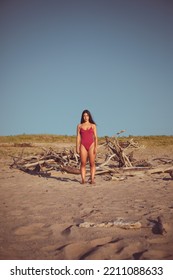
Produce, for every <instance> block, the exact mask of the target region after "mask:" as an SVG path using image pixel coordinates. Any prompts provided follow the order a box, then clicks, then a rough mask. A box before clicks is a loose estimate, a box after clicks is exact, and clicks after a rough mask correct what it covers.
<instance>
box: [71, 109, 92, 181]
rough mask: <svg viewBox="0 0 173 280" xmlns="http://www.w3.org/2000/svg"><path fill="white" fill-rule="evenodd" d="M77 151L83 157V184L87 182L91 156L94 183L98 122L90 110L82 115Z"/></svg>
mask: <svg viewBox="0 0 173 280" xmlns="http://www.w3.org/2000/svg"><path fill="white" fill-rule="evenodd" d="M76 152H77V153H78V154H79V155H80V159H81V167H80V170H81V178H82V184H84V183H85V177H86V163H87V159H88V158H89V163H90V173H91V181H90V183H91V184H94V183H95V181H94V178H95V170H96V167H95V158H96V154H97V129H96V124H95V122H94V120H93V118H92V115H91V113H90V112H89V111H88V110H84V111H83V112H82V116H81V122H80V124H79V125H78V126H77V137H76Z"/></svg>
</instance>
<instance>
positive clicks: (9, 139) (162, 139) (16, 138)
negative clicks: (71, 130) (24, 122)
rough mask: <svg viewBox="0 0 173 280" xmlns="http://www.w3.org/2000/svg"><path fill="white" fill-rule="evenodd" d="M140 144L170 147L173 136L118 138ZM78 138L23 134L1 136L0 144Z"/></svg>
mask: <svg viewBox="0 0 173 280" xmlns="http://www.w3.org/2000/svg"><path fill="white" fill-rule="evenodd" d="M132 138H133V140H134V141H136V142H138V143H139V144H142V145H147V146H165V145H166V146H168V145H173V136H166V135H162V136H132V135H130V136H129V137H118V139H119V141H124V142H126V141H128V140H130V139H132ZM98 140H99V143H103V142H104V141H105V137H99V139H98ZM75 141H76V136H75V135H73V136H68V135H53V134H29V135H27V134H21V135H12V136H0V144H9V145H10V144H13V145H14V144H21V143H27V144H33V143H73V144H74V143H75Z"/></svg>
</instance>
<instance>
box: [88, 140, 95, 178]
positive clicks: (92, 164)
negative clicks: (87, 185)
mask: <svg viewBox="0 0 173 280" xmlns="http://www.w3.org/2000/svg"><path fill="white" fill-rule="evenodd" d="M88 155H89V162H90V173H91V184H94V183H95V182H94V178H95V172H96V166H95V158H96V154H95V153H94V144H92V145H91V147H90V149H89V151H88Z"/></svg>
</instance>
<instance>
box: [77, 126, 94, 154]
mask: <svg viewBox="0 0 173 280" xmlns="http://www.w3.org/2000/svg"><path fill="white" fill-rule="evenodd" d="M80 135H81V144H82V145H83V146H84V147H85V149H86V150H87V151H89V148H90V147H91V145H92V143H93V142H94V131H93V128H92V127H90V128H89V129H83V128H81V129H80Z"/></svg>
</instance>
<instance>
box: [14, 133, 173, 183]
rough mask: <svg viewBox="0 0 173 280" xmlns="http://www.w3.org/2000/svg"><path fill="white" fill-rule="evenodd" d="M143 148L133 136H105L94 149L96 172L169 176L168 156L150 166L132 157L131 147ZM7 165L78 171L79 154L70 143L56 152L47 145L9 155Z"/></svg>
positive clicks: (41, 172) (32, 170) (118, 176)
mask: <svg viewBox="0 0 173 280" xmlns="http://www.w3.org/2000/svg"><path fill="white" fill-rule="evenodd" d="M122 132H124V131H120V132H119V133H117V135H119V134H120V133H122ZM100 148H104V149H105V151H106V152H104V153H103V152H102V153H99V149H100ZM143 148H145V147H144V146H140V145H139V144H138V143H137V142H135V141H133V139H130V140H129V141H126V142H121V141H120V140H119V138H118V137H117V136H114V137H111V138H108V137H106V138H105V142H104V143H103V144H102V145H100V146H99V149H98V156H97V164H96V175H102V174H109V178H108V177H107V178H105V179H107V180H108V179H109V180H110V179H111V180H124V179H125V178H127V176H136V175H138V176H143V175H145V174H148V175H150V174H155V173H169V174H170V176H171V178H172V179H173V165H172V164H173V160H172V159H155V160H158V161H159V160H160V161H161V162H162V164H164V166H160V167H157V168H153V167H152V166H151V164H150V163H148V162H147V161H146V160H142V161H137V160H135V159H134V157H133V153H134V151H135V150H137V149H143ZM166 164H169V165H170V164H171V166H169V167H165V165H166ZM10 167H11V168H17V169H19V170H21V171H24V172H27V173H29V174H31V175H38V176H43V177H50V176H51V173H52V171H53V170H54V171H61V172H66V173H70V174H80V156H79V155H78V154H77V153H76V152H75V149H74V147H73V148H71V149H63V150H62V151H60V152H57V151H55V150H54V149H53V148H49V149H48V150H46V149H43V152H42V153H41V154H39V155H31V156H28V157H23V154H21V155H20V156H18V157H13V163H12V164H11V165H10ZM88 169H89V168H88ZM88 173H89V172H88Z"/></svg>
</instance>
